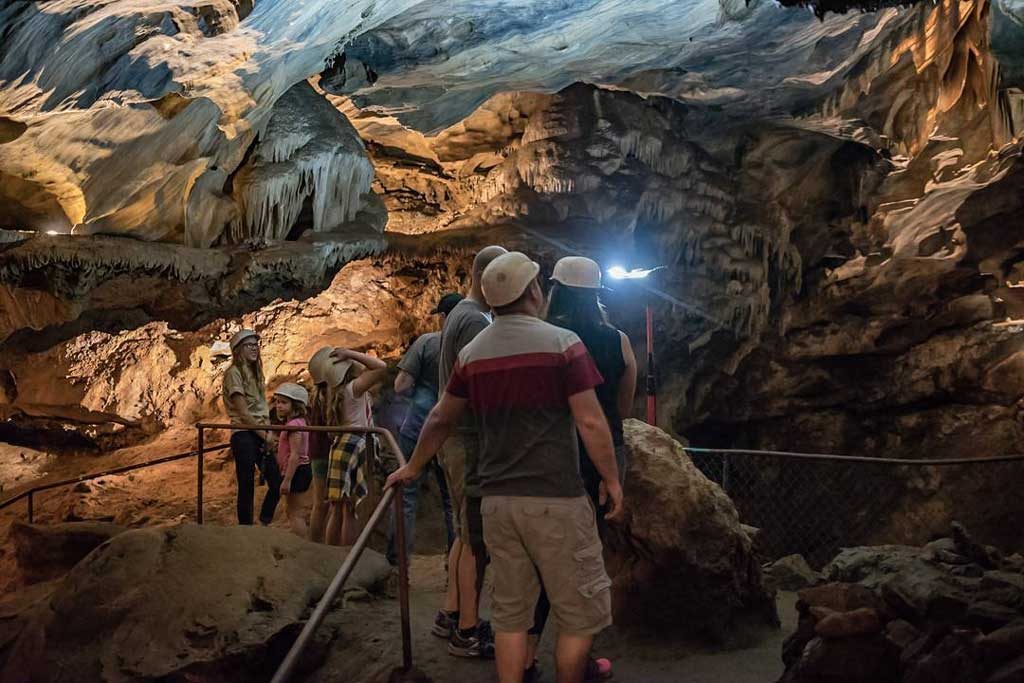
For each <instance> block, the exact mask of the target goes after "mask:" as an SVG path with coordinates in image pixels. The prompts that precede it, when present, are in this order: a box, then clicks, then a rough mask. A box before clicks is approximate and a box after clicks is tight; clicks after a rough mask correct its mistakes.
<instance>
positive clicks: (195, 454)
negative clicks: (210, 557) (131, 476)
mask: <svg viewBox="0 0 1024 683" xmlns="http://www.w3.org/2000/svg"><path fill="white" fill-rule="evenodd" d="M228 446H229V444H226V443H224V444H219V445H217V446H211V447H209V448H207V449H205V451H200V450H195V451H186V452H185V453H176V454H174V455H167V456H164V457H162V458H156V459H154V460H146V461H145V462H137V463H133V464H131V465H122V466H120V467H112V468H110V469H107V470H103V471H101V472H90V473H88V474H82V475H79V476H77V477H71V478H70V479H61V480H60V481H53V482H47V483H45V484H39V485H37V486H33V487H32V488H29V489H26V490H24V491H22V492H21V493H18V494H16V495H14V496H11V497H10V498H8V499H7V500H4V501H0V510H3V509H4V508H7V507H9V506H11V505H14V504H15V503H17V502H18V501H19V500H21V499H22V498H26V499H28V500H27V503H28V505H27V508H28V522H29V524H33V523H34V522H35V495H36V494H37V493H41V492H43V491H49V490H50V489H56V488H60V487H62V486H72V485H74V484H80V483H82V482H85V481H92V480H93V479H100V478H102V477H112V476H114V475H116V474H124V473H126V472H131V471H133V470H141V469H144V468H147V467H153V466H155V465H163V464H164V463H168V462H175V461H177V460H185V459H186V458H196V460H197V462H198V464H197V469H198V472H199V475H200V482H199V485H198V495H197V496H196V522H198V523H199V524H202V523H203V485H202V472H203V456H204V455H205V454H206V453H213V452H216V451H222V450H224V449H225V448H228Z"/></svg>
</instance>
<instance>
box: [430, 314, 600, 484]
mask: <svg viewBox="0 0 1024 683" xmlns="http://www.w3.org/2000/svg"><path fill="white" fill-rule="evenodd" d="M602 381H603V380H602V378H601V374H600V373H599V372H598V370H597V366H595V365H594V361H593V360H592V359H591V357H590V354H589V353H588V352H587V349H586V347H585V346H584V345H583V342H581V341H580V338H579V337H578V336H576V334H575V333H574V332H571V331H569V330H566V329H563V328H560V327H555V326H554V325H550V324H548V323H546V322H544V321H542V320H539V319H537V318H534V317H532V316H525V315H510V316H501V317H499V318H498V319H497V320H496V321H495V322H494V324H493V325H491V326H490V327H488V328H487V329H486V330H484V331H483V332H481V333H480V334H479V335H478V336H477V337H476V339H474V340H473V341H472V342H471V343H470V344H469V345H468V346H466V348H465V349H463V351H462V353H460V354H459V359H458V363H457V364H456V366H455V371H454V372H453V373H452V377H451V380H450V381H449V383H448V385H447V388H446V391H448V393H450V394H452V395H453V396H456V397H458V398H462V399H465V400H467V401H468V402H469V405H470V407H471V408H472V410H473V416H474V419H475V421H476V424H477V426H478V429H479V433H480V454H479V457H478V459H477V475H478V478H479V486H480V492H481V495H483V496H541V497H567V498H568V497H575V496H580V495H583V484H582V480H581V479H580V470H579V446H578V444H577V434H576V424H575V421H574V420H573V417H572V412H571V410H570V408H569V398H570V397H571V396H574V395H576V394H578V393H580V392H583V391H587V390H589V389H593V388H594V387H596V386H598V385H599V384H601V382H602Z"/></svg>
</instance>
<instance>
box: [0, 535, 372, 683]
mask: <svg viewBox="0 0 1024 683" xmlns="http://www.w3.org/2000/svg"><path fill="white" fill-rule="evenodd" d="M345 552H346V551H345V550H344V549H341V548H335V547H330V546H323V545H317V544H313V543H309V542H306V541H303V540H300V539H298V538H297V537H295V536H293V535H292V534H289V533H287V532H285V531H279V530H275V529H265V528H259V527H255V528H254V527H214V526H205V527H200V526H195V525H182V526H176V527H166V528H155V529H145V530H134V531H128V532H125V533H123V534H120V535H118V536H116V537H114V538H113V539H111V540H110V542H109V543H107V544H105V545H103V546H102V547H100V548H98V549H97V550H96V551H95V552H93V553H91V554H90V555H89V556H88V557H86V558H85V559H84V560H83V561H82V562H81V563H79V564H78V565H77V566H76V567H75V568H74V569H73V570H72V571H71V572H70V573H69V574H68V575H67V576H66V577H65V578H64V579H63V580H62V581H60V582H58V583H57V584H56V585H55V586H53V588H52V593H51V594H50V595H48V596H47V597H45V598H44V599H42V600H41V601H40V602H39V603H38V604H37V606H36V607H35V608H33V609H32V610H30V611H29V612H28V613H22V615H21V616H20V618H19V622H20V633H19V635H18V636H17V637H16V639H13V640H12V641H9V642H8V647H7V648H6V649H5V651H3V652H2V653H0V655H2V658H3V664H2V669H0V680H3V681H4V682H5V683H7V682H8V681H10V682H12V683H13V682H16V681H23V680H26V678H27V679H31V680H46V681H54V682H55V683H56V682H58V681H63V682H71V681H82V682H83V683H84V682H85V681H89V682H90V683H94V682H96V681H125V680H133V681H157V680H174V679H186V678H201V679H207V680H219V681H251V680H255V679H263V678H267V677H268V672H269V671H272V670H273V669H274V668H276V666H277V664H278V663H279V662H280V660H281V658H282V657H283V655H284V653H285V652H286V651H287V648H288V647H289V646H290V643H291V641H293V640H294V638H295V637H296V636H297V635H298V632H299V630H300V628H301V625H302V622H303V620H304V619H306V618H308V616H309V613H310V610H311V608H312V606H313V605H314V604H315V602H316V601H317V600H318V599H319V597H320V596H321V595H322V594H323V591H324V590H325V588H326V587H327V584H328V583H329V581H330V580H331V579H332V578H333V576H334V573H335V572H336V571H337V569H338V567H339V566H340V564H341V562H342V560H343V559H344V557H345ZM390 573H391V571H390V567H389V566H388V564H387V562H386V561H385V560H384V558H383V557H382V556H381V555H379V554H377V553H374V552H373V551H366V552H365V553H364V555H363V557H362V558H360V560H359V563H358V564H357V565H356V568H355V571H354V572H353V574H352V575H351V577H350V578H349V580H348V582H347V583H346V584H345V587H346V590H352V591H357V592H358V591H362V592H364V593H365V592H367V591H370V592H379V591H380V590H381V589H382V588H383V587H384V584H386V582H387V580H388V577H389V576H390ZM339 606H341V605H339ZM341 609H344V608H343V606H341ZM357 638H358V637H357V635H356V633H355V632H353V631H347V632H341V631H337V630H334V629H323V630H322V631H321V632H320V636H319V637H318V638H317V639H316V640H315V641H314V647H312V648H310V649H308V650H307V651H306V655H305V661H304V667H308V668H306V670H309V669H312V668H316V666H317V665H318V663H319V661H322V658H323V656H324V654H325V652H326V650H327V648H329V647H332V646H334V645H335V641H336V640H338V641H340V642H345V641H348V640H350V639H351V640H357Z"/></svg>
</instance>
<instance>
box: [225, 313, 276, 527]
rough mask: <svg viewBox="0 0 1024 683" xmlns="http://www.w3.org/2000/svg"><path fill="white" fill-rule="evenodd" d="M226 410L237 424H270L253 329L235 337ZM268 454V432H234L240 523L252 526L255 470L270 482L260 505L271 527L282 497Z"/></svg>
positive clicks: (227, 377) (263, 521)
mask: <svg viewBox="0 0 1024 683" xmlns="http://www.w3.org/2000/svg"><path fill="white" fill-rule="evenodd" d="M222 396H223V399H224V408H225V409H226V410H227V413H228V418H229V419H230V421H231V422H232V423H233V424H269V423H270V406H268V405H267V394H266V382H265V380H264V378H263V362H262V360H261V359H260V338H259V335H258V334H256V333H255V332H254V331H253V330H241V331H239V332H237V333H235V335H234V336H233V337H231V366H230V367H229V368H228V369H227V372H225V373H224V384H223V389H222ZM266 453H267V432H265V431H250V430H236V431H233V432H232V433H231V454H232V455H233V456H234V458H235V476H236V478H237V480H238V502H237V513H238V523H239V524H252V522H253V519H252V505H253V497H254V495H255V487H256V481H255V468H259V469H260V471H261V472H262V474H263V478H264V479H265V480H266V481H267V493H266V495H265V496H264V497H263V504H262V505H261V506H260V523H261V524H263V525H267V524H270V523H271V522H272V521H273V520H274V510H275V509H276V508H277V502H278V500H279V499H280V495H281V491H280V489H281V474H280V472H279V471H278V469H277V463H276V462H275V460H274V458H269V457H265V455H266Z"/></svg>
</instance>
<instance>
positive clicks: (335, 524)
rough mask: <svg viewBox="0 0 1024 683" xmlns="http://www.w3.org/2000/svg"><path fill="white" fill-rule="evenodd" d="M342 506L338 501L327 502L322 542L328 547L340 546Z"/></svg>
mask: <svg viewBox="0 0 1024 683" xmlns="http://www.w3.org/2000/svg"><path fill="white" fill-rule="evenodd" d="M343 507H344V506H343V505H342V503H341V501H340V500H330V501H327V531H326V533H325V538H324V541H325V542H326V543H327V544H329V545H341V544H342V543H341V531H342V522H343V520H342V517H343V514H344V513H343V512H342V509H343Z"/></svg>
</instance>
